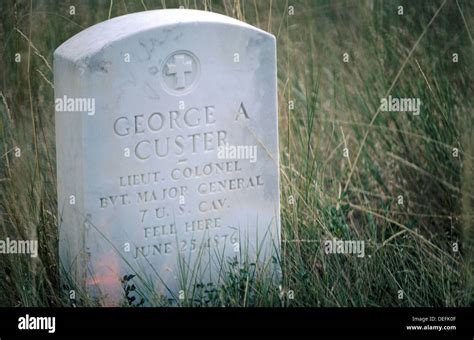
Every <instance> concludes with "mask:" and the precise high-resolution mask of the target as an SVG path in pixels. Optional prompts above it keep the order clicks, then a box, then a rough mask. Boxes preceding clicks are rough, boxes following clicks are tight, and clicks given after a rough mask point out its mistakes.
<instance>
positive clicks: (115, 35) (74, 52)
mask: <svg viewBox="0 0 474 340" xmlns="http://www.w3.org/2000/svg"><path fill="white" fill-rule="evenodd" d="M192 23H195V24H206V23H208V24H221V25H232V26H239V27H240V28H241V29H249V30H254V31H256V32H258V33H260V34H263V35H267V36H269V37H272V38H273V39H274V38H275V37H274V36H273V35H272V34H270V33H268V32H265V31H263V30H261V29H259V28H257V27H254V26H251V25H249V24H247V23H245V22H242V21H240V20H237V19H234V18H231V17H228V16H225V15H222V14H218V13H213V12H208V11H200V10H193V9H160V10H152V11H145V12H137V13H132V14H127V15H122V16H119V17H116V18H113V19H110V20H107V21H104V22H101V23H99V24H96V25H93V26H91V27H89V28H87V29H85V30H83V31H81V32H79V33H78V34H76V35H75V36H73V37H71V38H70V39H68V40H66V41H65V42H64V43H63V44H61V45H60V46H59V47H58V48H57V49H56V51H55V52H54V56H55V57H58V56H60V57H63V58H66V59H69V60H73V61H77V60H80V59H82V58H84V57H86V56H88V55H91V54H94V53H95V52H97V51H100V50H101V49H103V48H104V47H106V46H107V45H110V44H113V43H114V42H115V41H118V40H121V39H125V38H128V37H131V36H133V35H135V34H138V33H140V32H143V31H147V30H152V29H156V28H158V27H161V28H165V27H166V26H171V25H180V24H192Z"/></svg>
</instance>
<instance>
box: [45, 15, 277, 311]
mask: <svg viewBox="0 0 474 340" xmlns="http://www.w3.org/2000/svg"><path fill="white" fill-rule="evenodd" d="M54 82H55V106H56V107H55V109H56V146H57V170H58V207H59V217H60V220H59V221H60V223H59V238H60V244H59V255H60V260H61V266H62V268H63V273H62V281H63V282H67V283H68V286H69V287H70V288H71V287H76V288H77V287H78V288H81V289H84V290H85V291H86V292H87V293H89V295H90V296H91V297H93V298H96V299H99V300H100V302H101V303H102V304H104V305H117V304H120V303H121V301H122V300H123V299H124V297H125V296H126V294H125V292H124V287H125V286H126V285H127V284H129V283H130V282H128V283H127V281H126V282H122V281H121V280H123V278H124V276H126V277H127V278H130V281H131V282H132V283H133V284H134V285H135V286H136V287H137V289H136V291H134V292H133V294H137V297H138V298H137V300H136V301H139V299H140V298H141V297H143V298H144V300H145V304H144V305H153V303H154V302H155V301H156V299H157V297H159V296H164V297H166V298H168V299H176V300H177V299H179V298H180V297H181V298H182V297H183V295H187V296H189V294H190V291H191V289H192V287H193V285H195V284H197V283H202V284H207V283H209V282H212V283H213V284H216V285H217V284H219V282H220V280H221V279H222V277H221V275H223V274H224V273H223V271H222V270H221V269H222V268H225V266H224V267H222V265H223V264H225V265H227V264H228V263H229V260H230V259H233V258H235V259H236V260H237V262H238V263H243V262H255V263H257V264H258V265H260V266H263V265H264V264H266V263H269V262H271V261H272V257H273V256H278V252H279V246H280V219H279V171H278V164H279V163H278V124H277V92H276V91H277V84H276V50H275V37H274V36H272V35H271V34H268V33H266V32H264V31H262V30H260V29H257V28H255V27H253V26H250V25H248V24H245V23H243V22H240V21H238V20H235V19H232V18H229V17H226V16H223V15H219V14H215V13H210V12H204V11H195V10H184V9H175V10H157V11H147V12H141V13H135V14H130V15H126V16H122V17H117V18H115V19H112V20H108V21H106V22H103V23H100V24H98V25H95V26H93V27H90V28H88V29H86V30H84V31H82V32H80V33H79V34H77V35H75V36H74V37H72V38H71V39H69V40H67V41H66V42H65V43H63V44H62V45H61V46H60V47H59V48H58V49H57V50H56V51H55V53H54ZM257 254H258V258H257ZM130 275H134V277H133V278H132V276H130Z"/></svg>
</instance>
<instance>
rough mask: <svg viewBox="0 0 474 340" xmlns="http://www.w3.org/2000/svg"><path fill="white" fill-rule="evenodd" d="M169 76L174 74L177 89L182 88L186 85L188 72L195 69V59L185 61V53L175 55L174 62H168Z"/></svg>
mask: <svg viewBox="0 0 474 340" xmlns="http://www.w3.org/2000/svg"><path fill="white" fill-rule="evenodd" d="M166 67H167V68H168V72H167V73H166V74H167V75H169V76H172V75H174V76H175V77H176V85H175V88H176V89H182V88H185V87H186V73H191V72H192V71H193V61H192V60H187V61H185V55H184V54H177V55H175V56H174V64H166Z"/></svg>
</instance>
